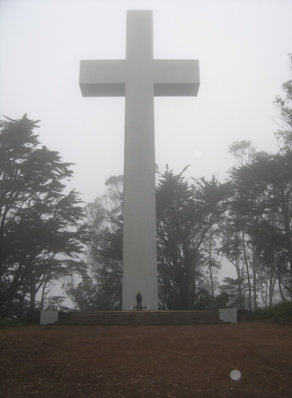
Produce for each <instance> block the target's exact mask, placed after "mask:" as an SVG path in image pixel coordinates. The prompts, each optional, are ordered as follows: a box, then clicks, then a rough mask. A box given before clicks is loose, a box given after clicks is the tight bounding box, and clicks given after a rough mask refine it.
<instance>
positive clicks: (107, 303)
mask: <svg viewBox="0 0 292 398" xmlns="http://www.w3.org/2000/svg"><path fill="white" fill-rule="evenodd" d="M291 63H292V57H291ZM283 89H284V93H285V95H284V97H277V98H276V100H275V103H276V105H277V106H278V107H279V120H278V123H279V131H277V132H276V139H277V142H278V148H279V149H278V151H277V152H276V153H265V152H259V151H257V150H256V149H255V148H254V147H253V145H252V143H251V142H250V141H246V140H242V141H239V142H235V143H233V144H232V145H231V146H230V152H231V153H232V154H233V155H234V159H235V166H234V167H233V168H232V170H231V171H230V172H229V177H228V179H226V181H224V182H220V181H218V180H217V179H216V178H215V177H213V178H212V179H211V180H207V179H205V178H201V179H187V178H186V177H185V176H184V172H185V169H184V170H182V171H181V172H180V173H175V172H174V171H173V170H172V169H171V168H169V167H166V169H165V170H164V171H162V172H159V171H157V187H156V200H157V250H158V283H159V306H160V308H161V309H209V308H210V309H212V308H224V307H225V308H226V307H227V308H228V307H237V308H239V309H249V310H251V309H255V308H256V307H257V306H259V305H261V306H270V305H272V304H273V303H274V302H275V301H280V300H282V301H291V298H292V235H291V234H292V220H291V214H292V80H289V81H287V82H286V83H284V85H283ZM37 127H38V122H35V121H32V120H30V119H28V117H27V116H26V115H25V116H24V117H23V118H22V119H20V120H12V119H9V118H4V119H3V120H2V121H1V124H0V128H1V131H0V187H1V190H0V315H1V316H11V315H13V314H15V315H17V316H22V315H23V313H24V312H27V311H33V310H35V309H43V308H55V307H56V306H57V307H59V308H61V302H62V298H61V297H57V296H55V297H52V296H51V295H50V291H51V288H52V286H53V285H54V284H55V283H56V281H59V282H60V281H61V282H62V283H63V286H64V288H65V290H66V292H67V294H68V295H69V297H70V298H71V299H72V300H73V302H74V303H75V304H76V307H77V308H79V309H81V310H89V309H90V310H107V309H120V308H121V289H122V285H121V282H122V240H123V177H122V176H112V177H110V178H109V179H108V180H107V181H106V186H107V189H106V193H105V194H104V195H103V196H102V197H101V198H97V199H96V200H95V201H94V203H89V204H87V205H86V206H84V204H83V203H82V202H81V201H80V198H79V196H78V194H77V193H76V192H75V191H74V190H73V191H70V192H68V191H67V190H66V181H67V180H69V179H70V177H72V171H71V164H70V163H64V162H63V161H62V159H61V156H60V155H59V154H58V153H57V152H55V151H51V150H49V149H48V148H46V147H44V146H42V145H41V144H40V142H39V140H38V136H37V135H36V134H35V133H34V130H35V129H36V128H37ZM227 260H228V263H229V264H231V265H232V266H233V267H234V271H235V275H236V276H235V277H234V278H231V277H226V278H225V279H224V280H223V283H221V285H220V284H219V282H218V278H217V274H218V270H219V269H220V268H221V266H222V264H224V263H226V261H227ZM145 304H147V303H145Z"/></svg>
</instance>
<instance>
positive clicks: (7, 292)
mask: <svg viewBox="0 0 292 398" xmlns="http://www.w3.org/2000/svg"><path fill="white" fill-rule="evenodd" d="M37 123H38V122H37V121H32V120H29V119H28V118H27V116H26V115H24V117H23V118H22V119H20V120H13V119H9V118H5V119H4V120H3V121H1V124H0V128H1V134H0V159H1V160H0V188H1V191H0V192H1V193H0V313H1V314H2V315H7V314H9V313H10V312H11V311H12V310H13V307H15V306H17V307H18V314H19V315H21V313H22V311H23V306H24V303H25V300H27V299H29V305H30V309H31V310H34V309H35V305H36V295H37V293H38V292H40V291H41V289H45V287H46V285H47V284H48V283H50V281H53V280H56V279H57V278H58V277H59V276H60V275H64V274H68V273H70V272H73V271H76V270H78V269H79V268H80V266H82V262H80V261H79V259H78V258H77V256H78V255H79V254H80V253H81V252H82V240H83V238H85V228H84V227H83V228H81V227H79V221H80V220H81V219H82V217H83V211H82V207H81V206H80V203H81V201H80V199H79V198H78V195H77V193H76V192H75V191H71V192H69V193H68V194H65V193H64V192H63V191H64V189H65V185H64V183H63V181H64V180H66V179H69V178H70V177H71V176H72V171H71V170H70V164H69V163H64V162H62V161H61V157H60V155H59V154H58V153H57V152H54V151H50V150H48V149H47V148H46V147H44V146H42V147H40V143H39V140H38V136H37V135H36V134H34V133H33V130H34V129H35V128H37V127H38V126H37Z"/></svg>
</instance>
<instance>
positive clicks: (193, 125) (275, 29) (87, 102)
mask: <svg viewBox="0 0 292 398" xmlns="http://www.w3.org/2000/svg"><path fill="white" fill-rule="evenodd" d="M131 9H148V10H149V9H150V10H153V24H154V29H153V39H154V58H156V59H199V62H200V76H201V85H200V89H199V93H198V97H187V98H185V97H176V98H167V97H166V98H156V99H155V134H156V163H157V164H158V166H159V168H160V170H161V171H163V170H164V167H165V164H166V163H168V164H169V166H170V167H172V168H174V169H175V171H178V172H179V171H181V170H182V169H183V168H184V167H185V166H186V165H187V164H190V168H189V170H188V172H187V173H186V175H188V176H193V177H196V178H199V177H202V176H205V177H207V178H210V177H211V176H212V174H215V176H217V177H218V178H219V179H220V180H223V179H224V178H225V177H226V171H228V169H230V167H231V166H232V165H233V164H234V160H233V158H232V156H231V155H230V154H228V147H229V146H230V145H231V144H232V142H234V141H237V140H241V139H249V140H251V141H252V142H253V144H254V145H255V146H256V147H257V148H258V149H259V150H266V151H277V142H276V140H275V138H274V132H275V131H276V130H277V128H278V127H277V125H276V123H275V121H274V119H275V118H276V117H277V114H278V111H277V108H276V107H275V106H274V105H273V100H274V98H275V96H276V95H277V94H281V85H282V84H283V83H284V82H285V81H286V80H288V79H289V78H290V76H289V59H288V56H287V55H288V53H289V52H292V27H291V15H292V2H291V1H290V0H270V1H269V0H266V1H260V0H258V1H251V0H245V1H243V0H242V1H239V0H238V1H236V0H232V1H231V0H230V1H225V0H221V1H220V0H219V1H218V0H204V1H203V0H202V1H196V0H193V1H183V0H176V1H174V0H173V1H169V0H168V1H166V0H165V1H163V0H155V1H150V0H149V1H139V0H135V1H126V0H124V1H123V0H117V1H110V0H107V1H98V0H95V1H93V0H82V1H81V0H80V1H77V0H75V1H74V0H70V1H69V0H68V1H66V0H42V1H39V0H0V114H1V115H6V116H9V117H12V118H21V117H22V116H23V114H24V113H28V117H29V118H31V119H35V120H36V119H39V120H40V121H41V122H40V129H39V130H38V133H39V135H40V137H39V138H40V141H41V143H42V144H44V145H47V146H48V148H49V149H51V150H56V151H59V152H60V153H61V155H62V158H63V160H64V161H66V162H73V163H75V164H76V165H75V166H74V178H73V180H72V182H71V184H70V187H71V188H73V187H74V188H76V189H77V190H78V191H79V192H81V193H82V195H83V199H84V200H85V201H92V200H94V199H95V197H97V196H100V195H102V194H103V192H104V190H105V187H104V182H105V180H106V179H107V178H108V177H109V176H110V175H116V174H122V173H123V139H124V98H114V97H112V98H83V97H82V95H81V92H80V88H79V84H78V78H79V62H80V60H81V59H123V58H125V51H126V46H125V44H126V10H131Z"/></svg>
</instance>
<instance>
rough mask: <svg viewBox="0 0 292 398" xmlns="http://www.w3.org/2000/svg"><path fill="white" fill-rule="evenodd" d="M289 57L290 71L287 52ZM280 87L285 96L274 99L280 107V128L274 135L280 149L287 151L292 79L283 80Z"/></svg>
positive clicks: (290, 136)
mask: <svg viewBox="0 0 292 398" xmlns="http://www.w3.org/2000/svg"><path fill="white" fill-rule="evenodd" d="M289 57H290V63H291V65H290V68H291V71H292V54H289ZM282 87H283V90H284V92H285V97H284V98H282V97H280V96H277V97H276V99H275V101H274V102H275V104H276V105H277V106H278V107H279V109H280V117H279V124H280V129H279V130H278V131H277V133H276V136H277V137H278V139H279V142H280V145H281V151H282V152H287V151H291V150H292V79H290V80H288V81H287V82H285V83H284V84H283V86H282Z"/></svg>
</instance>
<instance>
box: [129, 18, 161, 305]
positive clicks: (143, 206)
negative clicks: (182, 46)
mask: <svg viewBox="0 0 292 398" xmlns="http://www.w3.org/2000/svg"><path fill="white" fill-rule="evenodd" d="M152 46H153V45H152V13H151V12H143V13H137V12H133V13H132V12H128V16H127V60H128V61H129V62H128V65H129V66H128V68H127V72H126V109H125V158H124V159H125V163H124V179H125V180H124V234H123V299H122V302H123V310H128V309H129V308H130V306H131V305H133V303H134V302H135V296H136V294H137V292H138V291H140V292H141V293H142V296H143V303H144V304H145V305H149V306H150V308H151V309H152V310H157V306H158V293H157V254H156V201H155V150H154V100H153V95H154V93H153V82H152V62H153V58H152V57H153V56H152V51H153V50H152ZM143 287H147V288H146V289H143Z"/></svg>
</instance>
